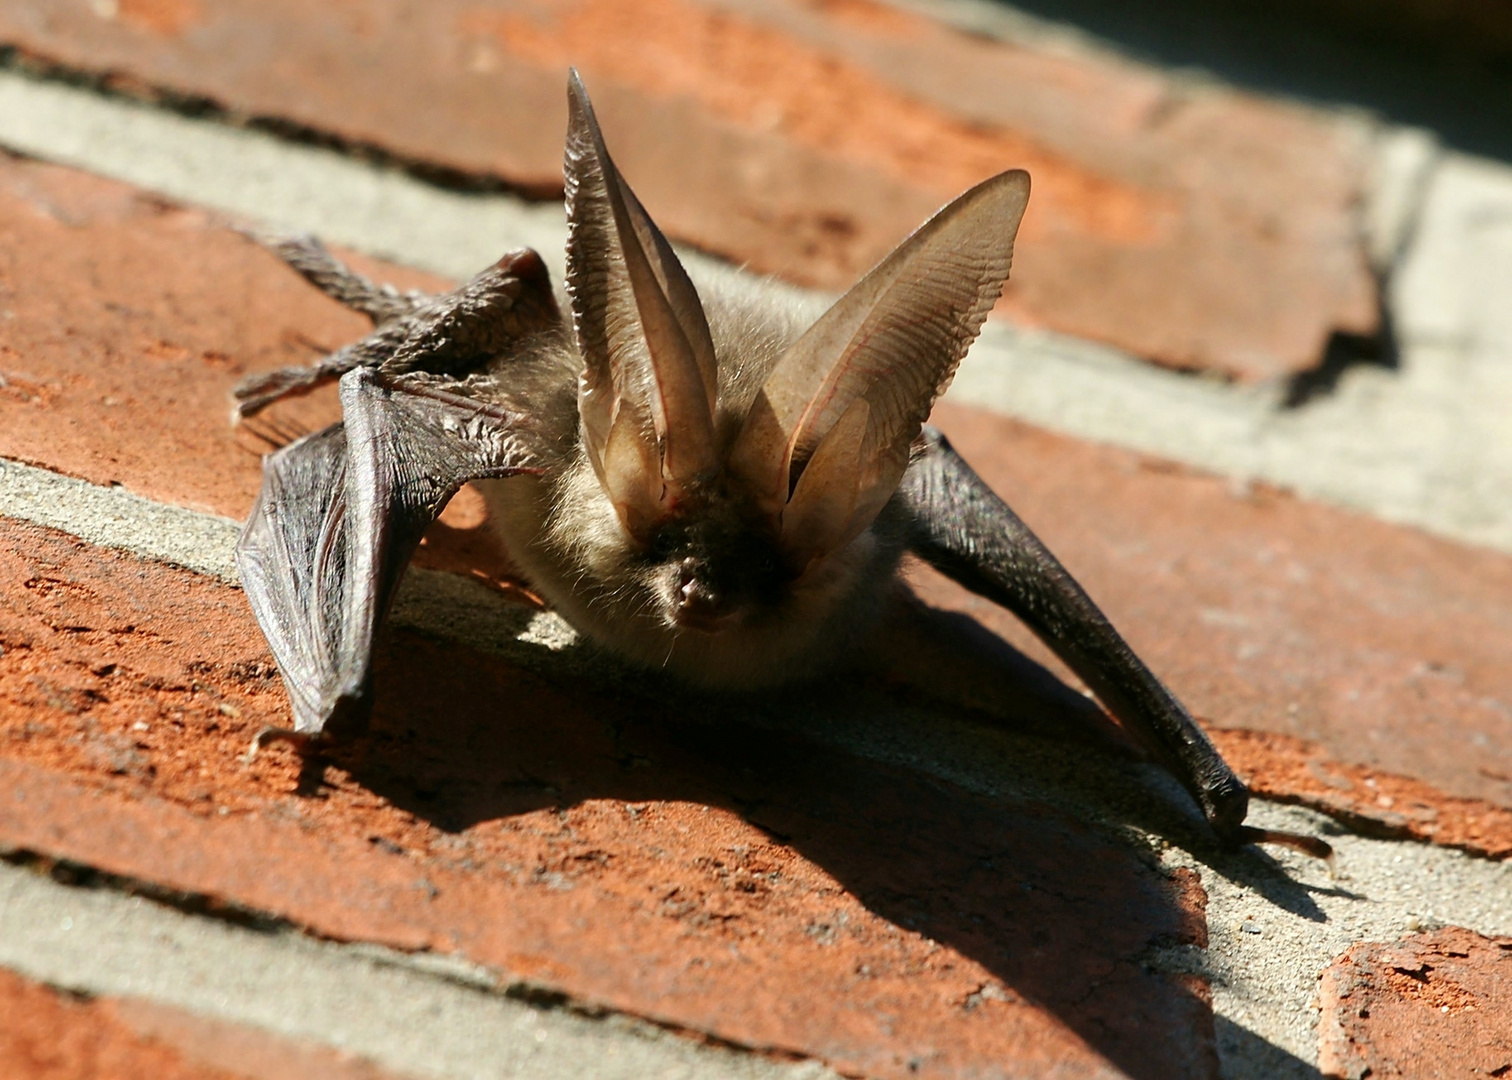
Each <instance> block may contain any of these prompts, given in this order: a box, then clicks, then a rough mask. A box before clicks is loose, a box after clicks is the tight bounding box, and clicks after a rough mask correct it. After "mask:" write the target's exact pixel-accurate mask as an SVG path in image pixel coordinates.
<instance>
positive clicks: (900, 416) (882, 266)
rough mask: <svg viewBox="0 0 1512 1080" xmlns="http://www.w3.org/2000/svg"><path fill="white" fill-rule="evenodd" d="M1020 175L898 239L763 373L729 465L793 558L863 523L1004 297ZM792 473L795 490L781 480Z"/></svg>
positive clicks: (837, 542)
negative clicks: (773, 520) (778, 525)
mask: <svg viewBox="0 0 1512 1080" xmlns="http://www.w3.org/2000/svg"><path fill="white" fill-rule="evenodd" d="M1028 200H1029V174H1028V173H1026V172H1023V171H1022V170H1018V169H1015V170H1013V171H1011V172H1005V173H1001V174H999V175H997V176H994V177H993V178H992V179H990V180H985V181H983V182H982V183H980V184H978V185H977V186H976V187H974V188H972V189H971V190H970V191H968V192H966V193H965V194H964V195H962V196H960V197H959V198H958V199H956V200H955V201H954V202H952V203H950V204H949V205H948V206H946V207H945V208H944V209H942V210H941V211H940V212H939V213H937V214H935V216H934V217H932V218H930V219H929V221H927V222H925V223H924V225H922V226H921V227H920V228H919V229H918V230H917V231H916V232H914V234H913V235H912V236H910V237H909V238H908V239H906V240H904V241H903V243H901V244H899V245H898V247H897V248H896V249H894V250H893V252H892V253H891V254H890V255H888V256H887V257H886V258H885V259H883V260H882V262H881V263H879V264H878V265H877V266H876V267H875V268H874V269H873V270H872V271H871V272H870V273H868V274H867V275H866V276H865V277H864V278H862V279H861V280H860V281H859V282H857V283H856V285H855V286H854V287H853V288H852V289H851V290H850V291H849V292H848V293H846V294H845V295H844V296H843V297H841V298H840V300H839V301H837V302H836V304H835V306H834V307H832V308H830V309H829V311H828V312H826V313H825V314H824V315H823V316H822V317H821V318H820V319H819V321H818V322H816V323H815V324H814V325H813V326H812V327H810V328H809V329H808V331H807V332H806V333H805V334H804V335H803V336H802V337H800V338H799V339H798V340H797V341H796V342H794V343H793V345H792V347H791V348H790V349H789V350H788V351H787V352H786V353H785V354H783V356H782V358H781V359H779V360H778V361H777V363H776V365H775V366H774V367H773V369H772V372H771V374H770V375H769V376H768V377H767V381H766V383H765V385H763V387H762V389H761V393H760V394H758V395H757V398H756V402H755V404H754V405H753V407H752V409H751V411H750V413H749V414H748V415H747V417H746V421H745V425H744V427H743V428H742V429H741V432H740V435H739V436H738V437H737V439H736V441H735V444H734V446H733V447H732V448H731V452H730V460H729V469H730V471H731V472H732V473H733V474H735V475H736V476H738V477H739V478H740V479H741V480H742V481H743V482H744V483H745V484H746V486H747V487H748V488H749V489H750V490H751V491H752V493H753V494H754V495H755V497H756V498H757V499H758V501H759V502H760V503H761V504H762V506H763V507H764V508H765V509H766V510H767V512H768V513H770V514H772V515H773V516H774V517H780V519H781V522H782V536H783V542H784V545H785V546H787V547H788V548H789V549H790V554H791V555H792V556H793V557H794V558H795V560H797V561H798V562H800V563H805V562H807V561H808V560H809V559H812V558H814V557H816V556H819V555H823V554H825V553H827V552H829V551H833V550H835V549H836V548H838V547H840V546H842V545H844V544H846V543H848V542H849V541H850V540H851V539H853V538H854V537H855V536H856V535H858V534H859V533H860V532H861V531H862V530H863V529H865V528H866V527H867V526H868V525H870V524H871V522H872V520H873V519H874V518H875V517H876V515H877V513H878V512H879V511H880V510H881V509H882V506H883V505H884V504H885V503H886V502H887V500H888V499H889V498H891V496H892V493H893V491H894V490H895V489H896V487H897V485H898V482H899V480H901V479H902V476H903V472H904V470H905V469H906V468H907V467H908V452H909V445H910V444H911V443H912V442H913V440H914V439H915V438H916V437H917V436H918V434H919V429H920V428H921V426H922V425H923V423H924V421H925V419H926V418H927V417H928V416H929V410H930V409H931V408H932V407H933V405H934V402H935V399H936V398H938V397H939V396H940V394H942V393H944V391H945V388H946V387H947V386H948V385H949V384H950V380H951V378H952V376H954V374H955V369H956V366H957V365H958V364H959V363H960V360H961V357H962V356H964V355H965V354H966V350H967V348H968V347H969V346H970V345H971V343H972V341H973V340H975V338H976V336H977V332H978V331H979V330H980V329H981V327H982V323H983V322H984V321H985V320H986V318H987V313H988V312H989V311H991V309H992V305H993V304H994V303H996V302H997V298H998V297H999V296H1000V295H1001V294H1002V291H1003V284H1004V283H1005V282H1006V281H1007V280H1008V270H1009V267H1010V265H1011V263H1012V261H1013V240H1014V236H1015V235H1016V234H1017V232H1018V227H1019V221H1020V220H1021V219H1022V218H1023V216H1024V207H1025V205H1026V204H1027V202H1028ZM795 472H796V473H798V479H797V485H796V487H795V486H794V485H793V477H794V474H795Z"/></svg>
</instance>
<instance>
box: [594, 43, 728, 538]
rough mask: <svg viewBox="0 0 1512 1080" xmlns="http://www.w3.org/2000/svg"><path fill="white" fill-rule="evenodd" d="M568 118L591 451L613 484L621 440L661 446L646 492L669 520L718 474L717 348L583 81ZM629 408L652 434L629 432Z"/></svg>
mask: <svg viewBox="0 0 1512 1080" xmlns="http://www.w3.org/2000/svg"><path fill="white" fill-rule="evenodd" d="M568 112H569V121H568V135H567V151H566V157H565V164H566V169H565V171H566V180H567V185H566V186H567V219H568V230H569V239H568V244H567V264H568V265H567V291H568V294H569V296H570V297H571V300H572V310H573V326H574V330H575V332H576V335H577V339H578V348H579V351H580V352H581V354H582V357H583V372H582V374H581V377H580V379H579V386H578V409H579V412H580V414H581V416H582V422H583V431H584V441H585V443H586V444H587V448H588V452H589V457H590V459H591V460H592V462H593V464H594V467H595V469H596V470H597V471H598V474H599V478H600V479H601V480H604V481H605V482H606V484H607V475H606V471H605V467H604V465H605V463H604V455H605V453H606V448H607V445H608V443H609V441H610V438H611V435H612V433H613V431H614V430H616V429H618V430H620V431H621V432H622V435H621V437H624V436H623V433H624V432H628V431H632V430H633V431H636V432H638V433H639V434H640V436H641V437H642V438H645V437H653V438H654V439H655V441H656V443H657V446H656V448H655V449H656V451H657V452H656V453H655V454H652V455H650V457H649V459H650V460H652V461H653V462H654V463H655V466H656V467H655V470H654V471H655V473H656V475H654V476H652V477H647V478H646V483H645V484H644V485H638V486H640V487H644V488H646V489H648V490H649V489H657V490H660V495H659V496H658V500H659V501H663V502H666V503H668V506H667V507H666V508H667V509H670V504H671V503H675V501H676V499H677V497H678V496H679V495H680V494H681V493H682V492H683V491H684V490H685V489H686V488H687V487H688V486H690V485H692V484H694V483H695V482H696V481H697V480H698V479H699V478H701V477H703V476H706V475H708V474H710V473H712V472H713V471H714V470H715V469H716V468H717V466H718V458H717V454H716V450H715V444H714V402H715V394H716V392H717V382H716V380H717V371H716V368H715V358H714V345H713V340H712V338H711V336H710V334H709V327H708V321H707V319H706V317H705V315H704V311H703V305H702V304H701V303H700V302H699V299H698V294H697V292H696V291H695V290H694V288H693V284H692V282H691V281H690V280H689V279H688V276H687V272H686V271H685V270H684V269H683V267H682V264H681V263H680V262H679V261H678V259H677V256H676V254H675V253H674V252H673V251H672V247H671V245H670V244H669V243H668V242H667V240H666V238H665V237H664V236H663V235H662V233H661V231H660V230H659V229H658V228H657V227H656V224H655V223H654V222H653V221H652V220H651V217H650V215H649V214H647V213H646V211H645V208H644V207H643V206H642V205H641V203H640V200H639V199H637V198H636V197H635V193H634V192H633V191H631V189H630V187H629V185H628V184H626V183H625V181H624V180H623V178H621V177H620V175H619V172H618V170H617V169H616V168H615V165H614V162H613V159H611V158H610V156H609V153H608V150H607V149H606V148H605V146H604V141H603V136H602V134H601V133H600V131H599V127H598V121H597V119H596V118H595V116H594V114H593V106H592V104H591V103H590V101H589V100H588V95H587V91H586V90H584V88H583V85H582V81H581V80H580V79H579V78H578V76H577V73H576V71H574V72H573V73H572V74H571V76H570V78H569V80H568ZM627 409H628V410H631V411H632V412H635V413H639V414H640V415H641V416H643V417H646V418H648V419H649V421H650V423H649V424H640V423H635V424H632V425H630V426H629V427H626V428H623V429H621V428H619V421H618V419H617V418H618V417H619V415H620V414H621V413H622V412H623V411H625V410H627ZM638 456H644V455H638ZM662 481H666V484H665V486H664V487H663V484H662Z"/></svg>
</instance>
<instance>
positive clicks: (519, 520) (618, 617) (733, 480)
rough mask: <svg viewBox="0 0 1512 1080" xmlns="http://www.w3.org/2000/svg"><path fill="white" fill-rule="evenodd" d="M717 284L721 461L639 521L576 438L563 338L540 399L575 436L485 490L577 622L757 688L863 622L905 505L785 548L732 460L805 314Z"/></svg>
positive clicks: (534, 576) (674, 666)
mask: <svg viewBox="0 0 1512 1080" xmlns="http://www.w3.org/2000/svg"><path fill="white" fill-rule="evenodd" d="M720 285H721V283H719V282H707V283H703V288H702V289H700V292H701V293H702V295H703V297H704V299H705V303H706V311H707V317H708V323H709V327H710V339H711V341H712V343H713V347H714V354H715V357H716V372H717V375H718V380H719V381H718V390H717V394H716V400H717V401H718V403H719V404H718V407H717V409H716V412H715V415H714V421H713V427H714V434H715V440H716V445H717V448H718V454H719V459H720V467H719V468H717V469H714V470H712V471H711V472H710V474H709V475H708V476H706V477H703V478H699V479H698V480H697V481H696V482H695V483H692V484H689V485H687V486H686V487H685V488H684V490H683V491H682V492H681V493H680V496H679V498H678V499H677V500H676V501H675V502H672V501H671V500H669V504H668V505H667V506H666V507H665V508H664V510H663V512H662V513H661V514H660V515H658V516H657V517H656V518H655V519H652V520H644V519H643V520H641V521H639V522H637V524H638V526H639V528H638V529H637V530H636V531H632V530H631V529H630V528H629V527H628V526H627V525H626V523H625V521H624V519H623V517H622V514H621V510H620V509H619V508H618V507H617V506H616V504H615V500H614V497H613V495H612V494H611V488H610V487H609V485H608V484H606V483H605V482H604V481H603V480H602V479H601V478H600V476H599V473H598V471H597V470H596V469H595V468H594V466H593V463H592V461H591V459H590V456H589V451H588V449H587V445H586V442H585V441H584V439H583V438H582V437H581V430H580V429H581V423H582V422H581V419H580V416H579V413H578V408H577V389H578V388H577V379H576V375H577V373H578V371H579V369H580V367H581V359H580V358H579V355H578V352H577V349H576V345H575V341H573V340H572V339H570V338H569V337H567V336H566V335H564V336H563V337H562V339H561V340H559V341H558V342H557V343H556V344H555V345H554V348H555V349H556V350H557V351H558V352H559V354H560V355H559V357H558V358H557V360H556V361H555V363H554V365H553V366H554V368H555V370H556V371H557V372H558V373H559V375H558V379H557V384H556V387H555V388H554V393H553V395H552V398H553V403H552V405H551V406H550V407H549V408H548V409H546V410H544V411H546V412H547V413H549V414H550V415H551V416H553V417H554V423H555V424H556V425H557V426H558V429H559V430H558V440H559V445H562V446H564V447H566V448H567V449H566V450H565V451H564V452H563V453H562V454H561V455H560V456H559V457H556V458H554V459H552V462H551V465H550V467H549V468H548V469H547V471H546V473H545V474H544V475H541V476H529V477H518V478H515V479H511V480H507V481H499V482H494V483H484V484H482V485H480V487H481V488H482V490H483V491H484V494H485V495H486V496H487V498H488V501H489V504H490V512H491V517H492V518H493V520H494V522H495V523H496V527H497V528H498V529H499V530H500V531H501V533H502V536H501V539H502V540H503V542H504V546H505V547H506V548H507V549H508V550H509V552H510V556H511V558H512V559H513V560H514V561H515V562H516V563H517V564H518V565H519V566H520V568H521V569H522V571H523V572H524V573H525V575H526V576H527V577H528V578H529V579H530V581H531V582H532V584H533V585H534V586H535V587H536V588H537V589H538V590H539V591H540V592H541V593H542V594H543V595H544V596H545V597H546V598H547V599H548V600H549V601H550V602H551V604H552V606H553V607H554V608H556V609H557V610H558V611H560V612H561V613H562V614H563V615H564V616H565V617H566V618H567V619H568V620H569V621H570V622H572V623H573V624H574V625H575V626H576V627H577V628H578V629H579V630H581V631H582V632H584V633H585V634H587V635H588V636H589V637H591V638H593V639H595V640H596V641H598V642H599V643H601V644H602V645H605V646H607V647H608V648H609V649H610V650H611V651H613V652H615V653H617V654H618V655H620V656H623V657H625V658H626V659H630V660H633V661H635V662H637V663H639V664H642V665H645V666H649V667H654V668H665V669H668V670H670V671H671V672H673V673H674V674H676V675H678V676H679V677H680V678H682V679H684V680H685V681H688V682H691V683H694V684H698V685H704V686H711V687H740V688H750V687H756V686H761V685H766V684H771V683H776V682H783V681H788V680H791V679H793V678H797V677H802V676H803V675H805V674H809V673H812V672H815V671H818V670H820V669H822V668H823V667H824V666H825V665H826V664H827V663H829V662H830V661H832V660H833V659H834V658H835V657H836V656H838V655H840V654H842V653H843V652H844V651H845V650H846V649H847V648H848V647H849V646H850V645H851V644H853V643H854V642H855V641H856V640H857V639H858V638H859V637H860V636H862V635H863V634H865V632H866V631H867V628H868V627H869V625H870V624H871V622H872V621H873V620H872V619H871V618H870V616H871V615H872V614H873V613H874V612H875V611H876V609H877V608H878V607H879V606H880V604H881V603H882V602H883V601H884V600H885V599H886V597H887V595H888V594H889V591H890V588H891V583H892V580H893V574H892V572H893V570H894V568H895V567H896V565H897V561H898V559H899V557H900V555H901V553H902V550H903V547H904V541H903V534H902V528H901V521H900V520H899V518H900V515H898V514H897V513H896V512H884V513H881V514H879V515H878V519H877V520H876V521H874V522H872V524H871V526H870V527H869V528H867V529H865V530H864V531H862V532H861V533H860V534H858V535H857V536H856V537H855V538H854V539H853V540H851V541H850V542H848V543H846V544H843V545H842V546H841V547H840V548H839V549H837V550H836V551H834V552H831V553H829V554H828V555H826V556H825V557H823V558H816V559H811V560H809V561H808V562H807V563H806V564H800V563H797V562H795V560H794V559H793V558H792V555H791V552H790V549H789V548H787V547H785V546H784V544H783V542H782V535H781V530H780V521H778V520H774V519H773V517H772V515H770V514H769V513H768V512H767V511H766V510H765V509H764V507H763V505H762V503H761V501H760V500H759V498H758V497H757V492H756V491H754V490H753V489H752V487H751V485H750V484H749V483H748V482H746V481H745V480H743V479H742V478H741V477H739V476H738V475H735V474H733V473H732V471H731V470H730V469H729V468H728V466H727V464H726V463H727V461H728V457H729V454H730V451H731V449H732V447H733V445H734V444H735V442H736V441H737V439H738V436H739V434H740V431H741V427H742V424H743V422H744V419H745V417H746V416H747V415H748V413H749V411H750V405H751V402H752V401H753V400H754V399H755V397H756V396H757V394H758V393H759V391H760V389H761V386H762V383H763V382H764V381H765V379H766V377H767V376H768V375H769V373H770V372H771V370H772V368H773V367H774V365H775V364H776V362H777V360H778V359H779V358H780V357H781V355H782V354H783V352H784V351H785V350H786V349H787V348H789V347H790V346H791V345H792V343H793V342H794V341H796V340H797V339H798V338H799V337H800V336H801V333H802V330H803V324H802V322H801V321H800V320H799V319H798V318H796V317H795V315H794V313H793V312H791V311H789V310H787V309H786V308H784V307H782V306H776V305H773V304H771V302H770V301H769V300H767V299H765V298H763V297H760V296H756V295H752V294H750V293H747V292H740V293H731V292H729V291H728V290H727V289H721V287H720ZM515 371H516V377H517V373H518V369H517V368H516V369H515ZM884 511H886V508H885V507H884Z"/></svg>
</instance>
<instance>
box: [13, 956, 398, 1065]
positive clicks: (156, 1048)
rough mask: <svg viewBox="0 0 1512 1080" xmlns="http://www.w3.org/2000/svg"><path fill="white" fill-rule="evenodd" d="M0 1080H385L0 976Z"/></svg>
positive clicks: (249, 1032) (197, 1021)
mask: <svg viewBox="0 0 1512 1080" xmlns="http://www.w3.org/2000/svg"><path fill="white" fill-rule="evenodd" d="M0 1075H3V1076H4V1077H5V1078H6V1080H325V1078H329V1080H383V1078H384V1077H391V1078H393V1080H398V1078H397V1077H394V1075H393V1074H392V1073H387V1072H384V1071H383V1070H380V1069H378V1068H377V1067H375V1066H373V1065H371V1064H370V1063H368V1062H364V1061H360V1060H354V1059H353V1058H351V1057H350V1055H346V1054H342V1053H340V1052H339V1051H335V1050H330V1049H326V1048H323V1047H314V1046H307V1045H303V1044H299V1043H294V1042H291V1041H289V1040H286V1039H280V1038H277V1037H276V1036H273V1035H270V1034H268V1033H267V1032H263V1031H257V1030H254V1029H251V1028H246V1027H241V1026H238V1025H235V1024H229V1023H226V1022H224V1021H218V1020H210V1019H206V1018H204V1017H200V1016H195V1015H193V1014H191V1013H186V1012H183V1011H182V1010H179V1009H174V1008H170V1007H168V1006H165V1005H159V1004H156V1003H154V1002H150V1001H144V1000H141V999H137V998H82V997H76V996H74V995H71V994H65V993H62V992H60V991H58V990H55V989H53V988H51V987H48V986H43V985H41V984H39V983H36V982H33V981H31V980H30V979H26V978H24V977H22V976H20V975H17V974H14V973H13V972H9V971H5V970H3V969H0Z"/></svg>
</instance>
